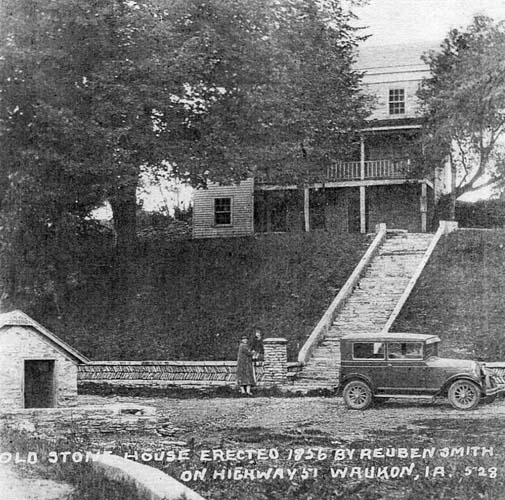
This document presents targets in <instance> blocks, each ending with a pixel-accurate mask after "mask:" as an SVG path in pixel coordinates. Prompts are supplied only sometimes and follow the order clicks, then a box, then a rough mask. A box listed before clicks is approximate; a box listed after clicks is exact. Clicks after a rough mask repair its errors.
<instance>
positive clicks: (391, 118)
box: [193, 43, 448, 238]
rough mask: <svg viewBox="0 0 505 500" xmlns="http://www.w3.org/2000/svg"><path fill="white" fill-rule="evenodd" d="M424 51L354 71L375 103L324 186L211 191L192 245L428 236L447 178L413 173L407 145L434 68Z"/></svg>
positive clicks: (410, 49)
mask: <svg viewBox="0 0 505 500" xmlns="http://www.w3.org/2000/svg"><path fill="white" fill-rule="evenodd" d="M430 48H432V46H431V45H427V44H420V43H418V44H410V45H401V46H390V47H367V48H362V49H361V51H360V54H359V58H358V62H357V68H356V69H358V70H360V71H362V72H363V73H364V77H363V86H364V90H365V91H366V92H367V93H368V94H369V95H371V96H372V97H373V98H374V101H375V107H374V110H373V112H372V114H371V116H370V117H369V118H368V124H367V126H366V127H365V128H363V129H362V130H361V131H360V143H359V144H357V147H356V155H355V158H352V159H351V160H352V161H339V160H338V159H336V160H335V161H334V162H333V163H332V164H331V165H328V166H327V171H326V175H324V176H322V177H321V179H320V181H319V182H314V183H313V184H311V185H308V186H305V188H304V189H300V188H299V186H296V185H277V184H274V183H269V182H268V181H264V180H260V179H253V178H251V179H247V180H245V181H243V182H241V183H240V184H239V185H231V186H219V185H215V184H212V185H210V186H209V187H208V189H206V190H197V191H196V192H195V194H194V206H193V237H194V238H209V237H227V236H246V235H250V234H252V233H254V232H270V231H274V232H275V231H310V230H315V229H316V230H317V229H325V230H328V231H334V232H354V231H355V232H362V233H365V232H369V231H373V230H374V228H375V225H376V224H377V223H386V225H387V227H388V228H398V229H407V230H408V231H411V232H425V231H426V230H427V229H428V228H429V222H430V220H431V216H432V213H433V207H434V203H435V201H436V199H437V198H438V197H439V196H440V194H442V193H444V192H446V191H447V187H446V186H447V185H448V179H447V178H446V177H447V172H446V170H444V169H443V168H437V169H435V168H434V172H433V175H432V176H426V177H419V176H418V177H415V176H413V175H412V173H411V160H412V158H409V152H408V151H409V149H408V144H409V142H411V141H412V140H413V139H415V137H416V135H417V134H419V132H420V129H421V120H420V117H419V113H418V102H417V97H416V91H417V89H418V87H419V84H420V83H421V81H422V79H423V78H425V77H428V76H429V68H428V66H427V65H426V64H425V63H424V62H423V61H422V59H421V56H422V54H423V53H424V52H426V51H427V50H429V49H430Z"/></svg>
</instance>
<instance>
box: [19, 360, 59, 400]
mask: <svg viewBox="0 0 505 500" xmlns="http://www.w3.org/2000/svg"><path fill="white" fill-rule="evenodd" d="M24 397H25V402H24V403H25V408H52V407H53V406H54V360H46V359H44V360H32V359H30V360H28V359H27V360H25V382H24Z"/></svg>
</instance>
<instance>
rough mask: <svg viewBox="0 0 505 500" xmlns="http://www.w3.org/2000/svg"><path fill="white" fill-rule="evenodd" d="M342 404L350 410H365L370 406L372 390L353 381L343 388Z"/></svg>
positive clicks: (362, 383) (360, 382)
mask: <svg viewBox="0 0 505 500" xmlns="http://www.w3.org/2000/svg"><path fill="white" fill-rule="evenodd" d="M343 396H344V403H345V404H346V405H347V407H348V408H351V410H366V409H367V408H368V407H369V406H370V405H371V404H372V390H371V389H370V387H369V386H368V384H366V383H365V382H362V381H361V380H353V381H352V382H349V383H348V384H347V385H346V386H345V387H344V393H343Z"/></svg>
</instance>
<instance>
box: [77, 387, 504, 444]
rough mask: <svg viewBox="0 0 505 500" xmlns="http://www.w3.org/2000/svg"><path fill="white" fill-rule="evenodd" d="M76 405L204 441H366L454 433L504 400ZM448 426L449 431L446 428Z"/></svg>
mask: <svg viewBox="0 0 505 500" xmlns="http://www.w3.org/2000/svg"><path fill="white" fill-rule="evenodd" d="M80 400H81V401H80V402H81V403H82V404H104V403H107V402H111V401H115V402H135V403H137V404H143V405H147V406H155V407H156V408H157V409H158V411H159V415H160V416H161V417H163V418H165V419H167V421H169V422H170V423H172V424H173V425H174V426H175V427H177V428H178V429H179V431H178V432H177V435H178V436H179V437H181V438H191V437H194V438H200V439H201V437H202V436H203V437H205V438H206V439H211V438H212V437H214V438H216V439H217V438H219V437H220V436H223V435H226V436H233V435H235V434H237V433H240V434H242V433H244V432H246V431H247V429H254V430H255V431H264V432H271V433H274V434H287V435H292V434H296V433H298V434H300V433H303V434H307V435H320V436H323V435H324V436H326V438H327V439H330V440H335V441H340V440H342V441H354V440H359V439H369V438H371V437H373V436H376V435H377V434H378V433H384V432H392V431H394V430H395V429H400V430H402V432H407V431H409V430H411V431H412V432H413V433H414V432H415V433H418V434H423V429H424V430H427V431H428V430H430V431H431V430H433V429H436V428H443V430H444V433H445V434H446V436H447V433H451V432H454V434H455V435H457V434H458V433H460V428H459V426H458V425H454V426H452V425H450V424H447V422H454V424H457V423H458V422H461V421H475V423H476V424H478V422H479V421H480V420H493V419H501V420H503V419H504V418H505V401H504V400H503V399H499V400H497V401H495V402H494V403H493V404H489V405H484V404H482V405H480V406H479V407H478V408H477V410H474V411H470V412H464V411H457V410H454V409H453V408H452V407H451V406H450V405H449V404H448V403H447V401H444V400H441V401H439V402H436V403H428V402H422V403H420V402H417V401H415V400H408V401H406V400H402V401H391V402H387V403H385V404H383V405H382V406H381V407H377V408H372V409H369V410H367V411H364V412H361V411H353V410H348V409H347V408H346V407H345V406H344V403H343V401H342V399H341V398H260V397H259V398H254V397H253V398H251V399H247V398H229V399H225V398H214V399H168V398H167V399H162V398H156V399H151V398H149V399H147V398H146V399H144V398H126V397H121V398H118V397H115V398H103V397H98V396H81V397H80ZM452 427H454V428H453V429H452V431H451V428H452Z"/></svg>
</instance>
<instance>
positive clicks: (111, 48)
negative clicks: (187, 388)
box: [0, 0, 366, 288]
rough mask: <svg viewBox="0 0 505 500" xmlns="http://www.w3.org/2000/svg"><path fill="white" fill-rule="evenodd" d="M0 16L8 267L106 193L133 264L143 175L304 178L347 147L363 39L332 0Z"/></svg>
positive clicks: (71, 235)
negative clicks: (356, 65)
mask: <svg viewBox="0 0 505 500" xmlns="http://www.w3.org/2000/svg"><path fill="white" fill-rule="evenodd" d="M2 14H3V15H2V19H3V26H2V32H3V33H5V36H4V39H3V41H2V44H1V46H0V88H1V103H0V134H1V137H2V144H3V148H2V151H1V153H0V154H1V158H0V160H1V162H2V171H1V173H0V203H1V206H0V210H1V216H2V218H3V230H2V233H1V236H2V241H3V250H4V252H3V254H4V256H5V255H10V256H11V262H16V265H15V266H14V268H23V266H26V265H27V262H26V259H25V260H24V261H20V257H19V256H24V257H23V259H24V258H25V257H26V255H25V251H24V249H25V248H26V246H27V244H28V243H27V241H28V240H29V246H30V247H31V248H34V249H35V254H36V255H38V256H40V255H46V254H47V255H53V253H56V254H58V253H59V252H57V251H56V247H55V246H54V242H55V241H58V240H59V239H60V240H61V239H64V240H66V241H68V242H69V244H70V242H72V241H75V242H77V241H79V238H80V235H84V234H86V231H85V230H84V229H83V228H84V226H86V224H87V222H86V221H87V220H88V218H89V214H90V213H91V211H92V210H93V209H94V208H95V207H97V206H99V205H100V204H101V203H103V202H104V201H106V200H107V201H109V202H110V204H111V206H112V209H113V217H114V226H115V229H116V242H117V245H116V248H117V250H118V253H117V256H118V259H117V262H118V263H119V265H118V269H119V274H124V273H127V268H125V266H124V265H125V263H128V262H129V261H131V260H132V256H133V252H134V250H135V234H136V219H135V217H136V208H137V206H136V205H137V204H136V192H137V187H138V184H139V178H140V174H141V172H142V171H148V172H155V173H156V174H157V175H168V176H169V175H173V176H177V177H178V178H180V179H184V180H187V181H189V182H191V183H192V184H193V185H195V186H202V185H205V184H206V182H208V181H216V182H230V181H238V180H240V179H243V178H245V177H247V176H249V175H251V174H253V173H258V172H259V173H261V174H262V175H268V176H270V177H272V178H276V179H277V180H282V179H283V178H284V179H286V178H289V179H290V180H291V181H292V182H293V181H294V182H298V183H300V184H301V183H303V182H308V181H309V180H310V179H311V178H312V177H313V176H314V174H315V173H316V172H317V170H318V169H321V168H322V167H323V168H324V167H325V166H326V164H327V163H328V162H329V161H331V159H332V158H334V157H336V156H341V155H343V154H345V151H346V148H348V146H349V140H350V139H349V138H350V134H349V132H352V131H353V130H354V129H355V128H356V127H357V126H359V124H360V123H361V120H362V119H363V118H364V116H365V114H366V99H365V97H364V96H363V95H361V94H360V93H359V91H358V88H359V81H360V75H359V74H358V73H356V72H354V71H353V70H352V63H353V51H354V48H355V46H356V44H357V41H358V39H359V37H358V36H357V34H356V32H355V30H354V29H353V28H352V27H351V26H350V19H351V16H352V15H351V14H350V13H349V12H347V11H346V10H344V9H343V7H342V6H341V3H340V2H339V1H337V0H327V1H325V2H320V1H316V0H309V1H302V0H276V1H274V2H272V1H267V0H173V1H170V2H168V1H165V0H145V1H143V2H138V1H132V0H4V2H3V4H2ZM49 243H51V244H49ZM45 245H49V246H47V248H46V247H45ZM77 245H78V244H77ZM42 248H44V250H43V251H41V249H42ZM36 260H37V259H36ZM37 262H39V261H38V260H37ZM29 266H31V267H34V268H38V267H40V266H42V267H44V266H43V265H42V263H41V262H39V263H37V264H35V263H34V261H30V264H29ZM7 267H9V266H7ZM46 267H47V265H46ZM54 267H58V266H57V265H56V264H55V266H54ZM10 268H11V269H12V266H10ZM14 274H15V273H14ZM42 276H45V275H44V273H42ZM44 280H46V278H45V277H44V278H43V279H42V281H44ZM11 281H12V280H11ZM14 288H15V286H14Z"/></svg>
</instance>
